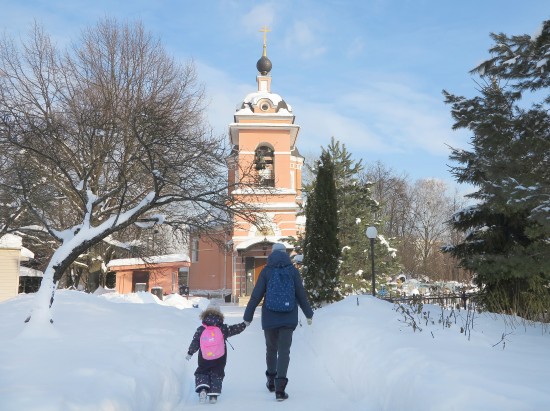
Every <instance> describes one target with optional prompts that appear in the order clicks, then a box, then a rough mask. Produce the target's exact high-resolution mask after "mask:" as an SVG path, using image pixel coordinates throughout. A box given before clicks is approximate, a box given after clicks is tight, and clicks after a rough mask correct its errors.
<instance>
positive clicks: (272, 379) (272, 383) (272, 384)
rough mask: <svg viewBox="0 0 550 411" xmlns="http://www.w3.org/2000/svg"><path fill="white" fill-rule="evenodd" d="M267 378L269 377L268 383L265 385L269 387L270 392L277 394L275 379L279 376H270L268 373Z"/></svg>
mask: <svg viewBox="0 0 550 411" xmlns="http://www.w3.org/2000/svg"><path fill="white" fill-rule="evenodd" d="M265 376H266V377H267V382H266V383H265V386H266V387H267V389H268V390H269V392H275V377H276V376H277V374H276V373H275V374H270V373H268V372H267V371H266V372H265Z"/></svg>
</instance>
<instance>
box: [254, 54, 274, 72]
mask: <svg viewBox="0 0 550 411" xmlns="http://www.w3.org/2000/svg"><path fill="white" fill-rule="evenodd" d="M271 67H273V66H272V64H271V60H269V59H268V58H267V57H266V56H262V57H261V58H260V59H259V60H258V62H257V63H256V68H257V69H258V71H259V72H260V74H261V75H262V76H265V75H266V74H268V73H269V72H270V71H271Z"/></svg>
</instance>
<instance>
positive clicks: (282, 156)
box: [180, 27, 305, 304]
mask: <svg viewBox="0 0 550 411" xmlns="http://www.w3.org/2000/svg"><path fill="white" fill-rule="evenodd" d="M261 31H262V32H263V35H264V38H263V53H262V56H261V58H260V59H259V60H258V62H257V63H256V68H257V71H258V74H257V77H256V83H257V90H256V91H254V92H251V93H249V94H248V95H247V96H245V97H244V99H243V100H242V102H240V103H239V105H238V106H237V109H236V112H235V114H234V119H233V122H232V123H230V124H229V141H230V144H231V147H232V151H231V154H230V155H229V157H228V158H227V164H228V176H227V177H228V182H229V186H234V184H235V182H238V181H239V171H240V170H252V172H253V173H254V174H255V175H254V176H253V177H254V182H255V183H254V184H255V185H254V187H247V188H240V187H239V186H238V185H235V186H234V187H235V188H234V189H232V192H231V193H230V194H231V195H232V196H233V197H234V198H235V200H237V201H243V202H246V203H248V204H251V205H252V206H253V207H254V208H255V209H258V210H261V213H262V216H261V217H262V219H263V221H265V223H264V224H263V225H262V228H261V229H258V228H257V227H256V226H254V225H252V224H250V223H249V222H247V221H245V220H244V219H242V218H239V217H238V216H236V217H235V218H234V220H233V224H232V226H231V227H230V230H224V227H220V229H219V233H220V234H219V235H220V237H223V238H220V240H221V241H218V242H215V241H212V240H210V239H208V238H206V237H201V236H193V235H192V236H191V241H190V249H189V254H190V259H191V264H190V267H189V271H188V272H186V273H185V276H186V277H187V278H183V279H181V280H180V281H181V282H182V283H183V285H186V286H188V287H189V289H190V292H191V294H197V295H200V294H202V295H204V294H208V295H210V296H212V297H214V296H216V297H223V298H224V299H225V300H226V301H227V302H229V301H233V302H239V303H240V304H243V303H245V302H246V301H247V297H248V296H249V295H250V294H251V292H252V289H253V287H254V285H255V283H256V280H257V278H258V275H259V273H260V271H261V270H262V268H263V267H264V266H265V264H266V262H267V257H268V255H269V254H270V252H271V246H272V245H273V243H275V242H282V243H284V244H285V245H286V247H287V252H288V253H292V252H293V251H294V242H295V241H296V240H297V239H298V237H299V235H300V234H301V233H303V231H304V223H305V220H304V218H303V217H301V216H298V215H297V214H298V213H299V211H300V206H301V204H302V192H301V187H302V167H303V164H304V158H303V157H302V156H301V155H300V153H299V152H298V149H297V146H296V142H297V140H298V133H299V131H300V127H299V126H298V125H297V124H295V122H294V121H295V116H294V114H293V111H292V107H291V106H290V104H288V103H287V102H286V101H285V100H284V99H283V98H282V97H281V96H280V95H279V94H276V93H273V92H272V91H271V80H272V77H271V74H270V72H271V68H272V63H271V61H270V60H269V58H268V57H267V45H266V33H267V32H268V30H267V28H265V27H264V28H263V29H262V30H261ZM220 244H223V245H221V246H220Z"/></svg>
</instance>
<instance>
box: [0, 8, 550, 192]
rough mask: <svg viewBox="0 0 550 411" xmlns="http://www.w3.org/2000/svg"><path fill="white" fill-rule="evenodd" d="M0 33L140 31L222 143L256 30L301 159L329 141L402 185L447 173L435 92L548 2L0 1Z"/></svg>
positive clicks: (461, 140)
mask: <svg viewBox="0 0 550 411" xmlns="http://www.w3.org/2000/svg"><path fill="white" fill-rule="evenodd" d="M0 6H1V9H2V23H0V27H3V29H4V30H5V31H6V32H7V33H9V34H14V35H24V34H25V33H26V31H27V30H28V29H29V28H30V27H31V25H32V24H33V21H34V20H37V21H38V22H39V23H41V24H42V25H43V26H44V27H45V28H46V30H47V31H48V32H49V33H50V34H51V35H52V36H53V37H54V39H55V41H56V42H57V43H58V44H61V45H62V44H66V43H68V42H70V41H71V40H73V39H75V38H76V37H77V36H78V33H79V31H80V30H81V29H82V28H83V27H85V26H86V25H90V24H94V23H95V22H96V21H97V20H98V19H100V18H102V17H104V16H109V17H116V18H117V19H119V20H121V21H133V20H136V19H139V20H141V21H142V22H143V23H144V25H145V27H146V29H148V30H149V31H151V32H152V33H153V34H154V35H156V36H158V37H160V38H161V39H162V41H163V43H164V45H165V46H166V48H167V50H168V52H169V53H170V54H172V55H174V56H175V57H176V58H177V59H178V60H181V61H187V60H188V59H190V58H192V59H193V60H194V62H195V63H196V65H197V68H198V72H199V76H200V80H201V81H202V82H203V83H204V85H205V87H206V91H207V94H208V99H209V101H210V103H209V111H208V114H209V119H210V122H211V123H212V125H213V126H214V127H215V130H216V131H217V133H220V134H221V133H224V134H226V132H227V125H228V124H229V123H230V122H231V121H232V120H233V113H234V111H235V107H236V105H237V104H238V103H239V102H240V101H242V99H243V98H244V96H245V95H246V94H248V93H249V92H251V91H255V89H256V74H257V72H256V61H257V60H258V58H259V57H260V56H261V52H262V33H260V32H259V30H260V28H261V27H262V26H263V25H267V26H268V27H269V28H270V29H271V30H272V31H271V32H270V33H268V37H267V45H268V57H269V58H270V59H271V61H272V63H273V69H272V71H271V74H272V77H273V80H272V91H273V92H275V93H278V94H280V95H281V96H282V97H283V98H284V99H285V100H286V101H287V102H288V103H289V104H291V105H292V107H293V110H294V114H295V115H296V123H297V124H299V125H300V126H301V130H300V135H299V139H298V147H299V149H300V151H301V152H302V154H304V155H305V156H306V157H317V156H318V155H319V153H320V147H321V146H324V147H326V146H327V145H328V144H329V142H330V138H331V137H332V136H334V137H335V138H336V139H338V140H339V141H341V142H342V143H343V144H345V145H346V147H347V148H348V150H349V151H350V152H351V153H353V155H354V157H355V158H356V159H360V158H362V159H363V162H364V163H367V164H368V163H373V162H375V161H381V162H382V163H383V164H385V165H386V166H387V167H389V168H392V169H393V170H394V171H395V172H396V173H407V174H408V175H409V177H410V178H411V180H415V179H421V178H432V177H433V178H439V179H442V180H445V181H446V182H448V183H449V184H450V185H453V184H454V181H453V178H452V176H451V175H450V173H449V172H448V164H449V160H448V155H449V149H448V147H447V145H450V146H454V147H466V146H467V143H468V139H469V134H468V133H467V132H465V131H460V132H457V131H452V130H451V125H452V119H451V117H450V114H449V107H448V106H445V104H444V103H443V97H442V93H441V91H442V90H443V89H446V90H448V91H450V92H452V93H455V94H460V95H465V96H472V95H474V94H475V83H474V81H473V80H474V78H473V77H471V76H470V74H469V73H468V72H469V70H471V69H472V68H473V67H475V66H476V65H477V64H478V63H480V62H481V61H483V60H484V59H486V58H487V57H488V56H489V54H488V52H487V50H488V48H489V47H490V46H491V44H492V43H491V39H490V37H489V33H491V32H504V33H507V34H525V33H526V34H534V33H536V32H537V30H538V29H539V27H540V25H541V23H542V21H543V20H545V19H548V18H550V2H548V0H525V1H523V2H519V1H512V0H461V1H450V0H449V1H445V0H414V1H413V0H410V1H409V0H400V1H397V0H393V1H392V0H357V1H351V0H328V1H318V0H317V1H315V0H303V1H291V0H277V1H245V0H240V1H239V0H219V1H214V0H211V1H197V0H194V1H185V0H179V1H177V0H132V1H115V0H94V1H90V0H86V1H81V0H65V1H58V0H46V1H38V0H26V1H8V0H0Z"/></svg>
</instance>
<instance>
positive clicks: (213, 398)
mask: <svg viewBox="0 0 550 411" xmlns="http://www.w3.org/2000/svg"><path fill="white" fill-rule="evenodd" d="M217 401H218V396H217V395H209V396H208V402H209V403H210V404H215V403H216V402H217Z"/></svg>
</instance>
